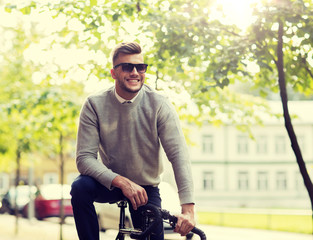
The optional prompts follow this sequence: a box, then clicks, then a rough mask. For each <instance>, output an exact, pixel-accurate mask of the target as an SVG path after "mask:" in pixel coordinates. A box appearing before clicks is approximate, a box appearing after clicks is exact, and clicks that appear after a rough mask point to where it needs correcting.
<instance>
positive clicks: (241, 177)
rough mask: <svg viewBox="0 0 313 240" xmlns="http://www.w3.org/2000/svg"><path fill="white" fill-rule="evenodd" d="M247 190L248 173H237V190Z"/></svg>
mask: <svg viewBox="0 0 313 240" xmlns="http://www.w3.org/2000/svg"><path fill="white" fill-rule="evenodd" d="M248 189H249V175H248V172H238V190H248Z"/></svg>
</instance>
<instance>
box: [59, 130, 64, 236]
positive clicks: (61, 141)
mask: <svg viewBox="0 0 313 240" xmlns="http://www.w3.org/2000/svg"><path fill="white" fill-rule="evenodd" d="M59 147H60V152H59V157H60V179H61V186H62V192H61V204H60V240H62V239H63V224H64V200H63V198H64V196H63V184H64V156H63V135H62V133H61V132H60V138H59Z"/></svg>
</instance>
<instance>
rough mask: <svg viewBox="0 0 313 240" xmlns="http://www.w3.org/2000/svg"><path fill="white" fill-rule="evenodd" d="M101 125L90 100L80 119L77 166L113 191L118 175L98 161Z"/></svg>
mask: <svg viewBox="0 0 313 240" xmlns="http://www.w3.org/2000/svg"><path fill="white" fill-rule="evenodd" d="M99 136H100V135H99V123H98V117H97V112H96V110H95V109H94V107H93V105H92V103H91V102H90V100H89V99H87V101H86V102H85V104H84V106H83V108H82V110H81V113H80V119H79V126H78V134H77V148H76V164H77V169H78V171H79V172H80V173H81V174H83V175H88V176H91V177H93V178H94V179H96V180H97V181H98V182H100V183H101V184H103V185H104V186H106V187H107V188H108V189H111V183H112V180H113V179H114V178H115V177H116V176H117V175H118V174H116V173H114V172H112V171H111V170H110V169H108V168H107V167H106V166H105V165H104V164H103V163H102V162H100V161H99V160H98V151H99V141H100V137H99Z"/></svg>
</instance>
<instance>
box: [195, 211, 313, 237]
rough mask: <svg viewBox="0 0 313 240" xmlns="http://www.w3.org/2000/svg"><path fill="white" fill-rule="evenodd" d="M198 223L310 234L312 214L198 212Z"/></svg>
mask: <svg viewBox="0 0 313 240" xmlns="http://www.w3.org/2000/svg"><path fill="white" fill-rule="evenodd" d="M198 220H199V223H200V224H208V225H218V226H227V227H242V228H256V229H266V230H276V231H287V232H296V233H305V234H312V216H309V215H279V214H250V213H226V212H220V213H216V212H198Z"/></svg>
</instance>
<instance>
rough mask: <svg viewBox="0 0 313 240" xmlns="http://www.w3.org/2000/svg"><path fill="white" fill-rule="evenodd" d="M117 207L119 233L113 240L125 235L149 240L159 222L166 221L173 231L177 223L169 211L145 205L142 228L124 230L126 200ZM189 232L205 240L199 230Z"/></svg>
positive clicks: (204, 236)
mask: <svg viewBox="0 0 313 240" xmlns="http://www.w3.org/2000/svg"><path fill="white" fill-rule="evenodd" d="M117 205H118V207H119V208H120V220H119V231H118V234H117V236H116V239H115V240H124V239H125V236H126V235H128V236H130V238H132V239H142V240H149V239H150V234H151V232H152V230H153V229H154V228H155V226H157V225H158V224H160V222H161V221H163V222H167V221H168V222H167V223H169V224H170V225H171V226H172V228H173V229H174V228H175V225H176V223H177V217H176V216H174V215H171V214H170V212H169V211H167V210H164V209H161V208H158V207H156V206H154V205H152V204H147V205H145V207H144V210H143V211H142V216H143V218H144V224H143V225H144V226H142V229H135V228H125V220H126V216H125V209H126V208H127V200H125V199H124V200H121V201H119V202H117ZM191 232H192V233H195V234H197V235H199V237H200V239H201V240H206V235H205V233H204V232H203V231H202V230H201V229H199V228H197V227H194V228H193V229H192V230H191Z"/></svg>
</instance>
